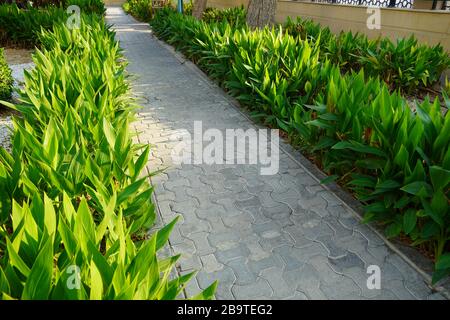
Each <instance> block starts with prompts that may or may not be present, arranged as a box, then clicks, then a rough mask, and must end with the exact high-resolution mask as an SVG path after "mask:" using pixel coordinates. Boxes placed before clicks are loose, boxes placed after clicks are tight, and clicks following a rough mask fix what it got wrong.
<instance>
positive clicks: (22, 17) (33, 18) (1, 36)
mask: <svg viewBox="0 0 450 320" xmlns="http://www.w3.org/2000/svg"><path fill="white" fill-rule="evenodd" d="M66 18H67V14H66V12H65V11H64V10H63V9H61V8H52V9H46V10H42V9H36V8H31V7H29V8H28V9H27V10H22V9H19V8H18V7H17V6H16V5H15V4H13V5H0V44H6V45H20V46H27V47H32V46H35V45H37V44H38V40H37V35H38V33H39V32H40V30H41V28H43V29H45V30H51V29H52V27H53V24H54V23H57V22H58V21H62V20H64V19H66Z"/></svg>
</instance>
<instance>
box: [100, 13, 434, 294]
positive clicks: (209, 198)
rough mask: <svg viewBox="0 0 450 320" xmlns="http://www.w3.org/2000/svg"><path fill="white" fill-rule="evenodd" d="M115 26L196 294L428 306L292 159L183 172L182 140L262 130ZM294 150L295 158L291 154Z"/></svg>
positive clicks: (112, 16)
mask: <svg viewBox="0 0 450 320" xmlns="http://www.w3.org/2000/svg"><path fill="white" fill-rule="evenodd" d="M107 19H108V22H109V23H111V24H114V29H115V30H116V31H117V37H118V39H119V40H120V42H121V46H122V48H123V49H125V55H126V57H127V58H128V60H129V67H128V71H129V72H130V73H131V74H133V75H134V76H133V78H132V83H133V89H134V91H135V93H136V94H137V95H139V96H140V97H142V98H143V99H144V103H143V106H144V108H143V109H142V110H141V112H140V113H139V121H137V122H136V123H135V126H136V129H137V130H138V131H139V132H140V134H139V136H138V138H139V140H140V142H142V143H150V144H152V145H154V147H153V153H152V156H151V160H150V162H149V164H148V168H149V170H150V171H154V170H155V169H157V168H161V167H166V166H167V167H168V168H167V170H166V171H165V173H163V174H160V175H158V176H157V177H156V178H155V179H153V182H154V183H155V184H156V190H155V196H156V199H157V205H158V207H159V209H160V214H161V218H162V220H163V221H164V222H165V223H167V222H169V221H171V219H173V218H174V217H175V216H177V215H181V216H182V217H183V219H182V221H181V222H180V223H179V224H178V225H177V227H176V229H175V230H174V232H173V236H172V237H171V239H170V246H171V249H172V250H173V252H175V253H182V254H183V258H182V259H181V262H180V265H179V272H181V273H185V272H188V271H190V270H194V269H197V270H200V272H199V273H198V275H197V277H196V279H195V280H194V281H193V282H192V283H191V284H190V285H189V287H188V288H187V290H186V291H187V294H188V295H190V294H193V293H196V292H198V291H199V290H200V288H206V287H207V286H208V285H209V284H211V282H212V281H214V280H219V281H220V282H219V287H218V291H217V295H216V296H217V298H218V299H427V298H433V299H436V298H442V296H441V295H440V294H438V293H434V294H433V293H432V292H431V290H430V289H429V288H428V287H427V285H426V284H425V282H424V280H423V278H422V277H421V275H420V274H419V273H418V272H416V271H415V269H413V268H412V267H411V266H410V265H409V264H407V263H406V262H405V261H404V260H403V259H402V258H400V256H399V255H397V254H395V253H393V252H392V251H390V249H388V248H387V246H386V245H385V243H384V241H383V240H382V239H381V238H379V237H378V236H377V235H376V233H374V232H373V231H372V230H371V229H370V228H369V227H367V226H365V225H361V224H360V223H359V220H358V218H357V217H356V215H355V213H354V212H353V211H351V210H350V209H348V208H347V207H346V206H345V205H344V204H343V203H342V202H341V200H339V199H338V198H337V197H336V196H335V195H334V194H333V193H332V192H330V191H328V190H327V189H325V188H324V187H323V186H321V185H320V183H319V182H318V180H317V179H315V178H314V177H313V176H312V175H311V174H310V173H309V172H308V171H307V170H306V169H305V167H303V166H302V165H301V164H300V163H298V162H296V161H294V160H293V159H292V158H291V157H290V156H289V154H288V153H286V152H285V151H283V150H281V152H280V171H279V174H276V175H273V176H262V175H260V174H259V171H258V168H257V167H256V166H251V165H174V164H173V163H172V158H171V155H170V154H171V150H172V149H173V148H174V147H175V145H176V144H177V143H178V141H174V139H173V136H174V135H176V134H180V132H181V131H182V130H184V129H185V130H188V131H189V132H192V131H193V126H194V125H193V124H194V121H199V120H201V121H203V129H204V130H206V129H208V128H219V129H221V130H224V129H225V128H242V129H244V130H246V129H248V128H256V127H255V125H254V124H253V123H252V122H251V121H249V120H248V119H247V118H246V117H245V116H244V115H243V114H241V113H240V112H239V111H238V110H237V109H236V107H235V106H233V104H232V103H231V102H230V100H229V99H227V98H226V96H225V95H224V93H223V92H222V91H221V90H220V89H218V88H217V87H216V86H214V85H213V84H211V83H210V82H209V81H207V80H205V78H204V77H203V76H202V75H200V73H199V72H198V71H196V69H195V68H193V66H192V65H191V64H190V63H189V62H186V63H182V61H181V62H180V59H178V58H177V57H176V56H175V55H174V54H173V52H172V51H171V50H169V49H168V48H167V47H166V46H164V45H162V44H161V43H160V42H159V41H158V40H157V39H156V38H154V37H153V35H152V34H151V31H150V29H149V27H148V25H147V24H144V23H138V22H136V21H135V20H134V19H133V18H131V17H130V16H126V15H125V14H124V13H123V11H122V9H121V8H118V7H110V8H108V11H107ZM286 148H287V147H286ZM369 265H377V266H379V267H380V269H381V289H380V290H377V289H375V290H369V289H368V288H367V278H368V276H369V275H368V274H367V267H368V266H369Z"/></svg>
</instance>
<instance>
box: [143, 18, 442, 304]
mask: <svg viewBox="0 0 450 320" xmlns="http://www.w3.org/2000/svg"><path fill="white" fill-rule="evenodd" d="M149 28H150V30H151V26H149ZM150 35H151V37H152V38H153V39H154V40H156V42H157V43H158V44H159V45H160V46H161V47H163V48H164V49H166V50H167V51H168V52H170V53H171V54H172V55H173V56H174V57H175V58H176V59H177V60H178V61H179V62H180V64H183V65H185V66H186V67H188V68H189V69H191V70H192V71H193V72H195V73H197V74H198V75H199V77H200V78H201V80H202V81H203V82H205V83H206V84H207V85H208V86H209V87H211V88H212V89H214V90H215V91H216V92H218V93H219V94H220V95H222V96H223V97H224V98H225V99H226V100H227V101H228V102H230V104H231V105H232V106H233V108H234V109H235V110H236V111H237V112H239V113H240V114H241V115H242V116H244V117H245V118H246V119H247V120H249V121H250V122H252V123H253V124H254V125H255V126H257V127H258V128H266V129H267V127H264V126H263V125H261V124H259V123H257V122H255V121H254V120H253V119H252V118H251V117H250V116H249V115H248V113H246V112H245V111H244V109H243V108H242V107H241V106H240V104H239V102H238V101H237V100H236V99H235V98H234V97H232V96H230V95H229V94H228V93H227V92H225V91H224V90H223V89H222V88H221V87H220V86H218V85H217V84H216V83H215V82H214V81H213V80H211V79H210V78H209V77H208V75H207V74H206V73H204V72H203V70H201V69H200V68H199V67H198V66H197V65H196V64H195V63H193V62H192V61H191V60H189V59H187V58H186V57H185V56H184V55H183V54H182V53H181V52H179V51H177V50H176V49H175V48H174V47H173V46H171V45H169V44H167V43H166V42H164V41H162V40H160V39H159V38H158V37H157V36H156V35H155V34H154V33H153V31H151V34H150ZM280 149H281V150H282V151H284V152H285V153H286V154H287V155H288V156H289V157H290V158H291V159H292V160H293V161H294V162H295V163H296V164H298V165H299V166H300V167H302V168H303V169H304V170H305V171H306V172H307V173H308V174H309V175H310V176H311V177H312V178H313V179H314V180H315V181H317V182H319V183H320V181H321V180H322V179H324V178H326V177H327V175H326V174H325V173H324V172H322V171H321V170H320V169H319V168H317V166H315V165H314V164H313V163H312V162H311V161H310V160H309V159H307V158H306V157H305V156H304V155H302V154H301V152H300V151H298V150H296V149H294V148H293V147H292V146H291V145H289V144H288V143H287V142H285V141H284V140H282V139H280ZM322 186H323V187H324V188H325V189H327V190H328V191H330V192H332V193H333V194H334V195H335V196H337V197H338V198H339V199H340V200H341V201H342V203H343V204H344V205H345V207H346V208H347V209H349V210H350V211H351V212H352V214H353V215H354V217H355V218H357V219H358V220H359V221H362V219H363V217H362V214H363V212H362V204H361V203H360V202H359V201H358V200H356V199H354V198H353V197H352V196H351V195H350V194H349V192H348V191H346V190H344V189H343V188H342V187H341V186H339V185H338V184H336V183H334V182H333V183H330V184H322ZM153 199H154V200H155V208H156V209H157V211H158V215H159V216H160V217H162V214H161V212H160V208H159V205H158V203H157V201H156V198H155V197H153ZM364 225H366V226H367V227H369V228H370V229H371V230H372V231H373V232H374V233H376V234H377V236H379V237H380V238H381V239H382V240H383V242H384V243H385V244H386V246H388V247H389V249H391V250H392V251H393V252H395V253H396V254H398V255H399V256H400V258H402V259H403V260H404V261H405V262H406V263H408V264H409V265H410V266H411V267H412V268H414V270H416V271H417V272H418V273H419V274H420V275H421V276H422V277H423V278H424V280H425V281H426V282H427V283H428V285H429V286H430V287H431V288H433V289H434V290H436V291H437V292H439V293H441V294H442V295H444V296H445V297H446V298H447V299H450V280H449V279H447V280H445V283H444V285H440V286H432V285H431V272H430V271H427V270H425V268H426V267H427V266H428V269H430V266H432V262H431V261H430V260H429V259H428V258H426V257H425V256H424V255H422V254H421V253H420V252H418V250H417V249H415V248H413V247H407V249H409V250H408V252H406V250H405V248H402V246H401V244H400V243H394V242H393V241H391V240H389V239H387V238H386V237H385V236H384V234H383V232H382V230H381V229H380V228H379V227H377V226H375V225H373V224H364ZM178 272H179V270H177V273H178Z"/></svg>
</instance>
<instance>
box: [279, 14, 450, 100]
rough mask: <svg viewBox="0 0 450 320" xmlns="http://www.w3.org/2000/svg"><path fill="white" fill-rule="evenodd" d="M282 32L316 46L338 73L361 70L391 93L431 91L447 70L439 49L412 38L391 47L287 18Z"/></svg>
mask: <svg viewBox="0 0 450 320" xmlns="http://www.w3.org/2000/svg"><path fill="white" fill-rule="evenodd" d="M284 28H285V30H286V32H288V33H289V34H291V35H293V36H299V37H300V38H301V39H303V40H305V39H310V40H313V41H315V42H319V43H320V48H321V55H322V56H323V57H324V58H328V59H329V60H330V61H331V62H332V63H334V64H336V65H339V66H340V68H341V70H343V71H350V70H354V71H359V70H360V69H362V68H364V70H365V73H366V76H371V77H380V78H381V79H382V80H383V81H385V82H386V83H387V84H388V85H389V86H390V89H391V90H396V89H400V90H402V91H403V92H406V93H413V92H415V91H417V90H418V89H420V88H424V87H430V86H432V85H433V84H435V83H436V82H438V81H439V79H440V76H441V74H442V72H443V71H444V70H446V69H447V68H449V67H450V56H449V54H448V53H447V52H446V50H445V49H444V48H443V47H442V46H441V45H436V46H434V47H429V46H427V45H421V44H419V43H418V42H417V39H415V38H414V36H411V37H410V38H407V39H397V41H396V42H395V43H394V42H392V41H391V40H390V39H388V38H378V39H374V40H369V39H368V38H367V36H366V35H364V34H359V33H356V34H353V33H352V32H341V33H340V34H339V35H335V34H333V33H332V32H331V31H330V29H329V28H328V27H322V26H321V25H320V24H318V23H315V22H314V21H312V20H304V19H301V18H297V20H295V21H294V20H292V19H290V18H289V19H288V21H287V22H286V23H285V24H284Z"/></svg>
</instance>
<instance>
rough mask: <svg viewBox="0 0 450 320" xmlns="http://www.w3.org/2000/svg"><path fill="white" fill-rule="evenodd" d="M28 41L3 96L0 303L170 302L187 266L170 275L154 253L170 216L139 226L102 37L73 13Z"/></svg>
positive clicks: (147, 193)
mask: <svg viewBox="0 0 450 320" xmlns="http://www.w3.org/2000/svg"><path fill="white" fill-rule="evenodd" d="M39 39H40V41H41V42H42V49H41V50H37V51H36V53H35V55H34V57H33V60H34V63H35V68H34V69H33V70H32V71H31V72H26V73H25V89H24V90H23V91H21V92H20V95H21V103H20V104H18V105H12V104H10V103H6V104H7V106H9V107H11V108H13V109H15V110H17V111H18V112H20V113H21V115H20V116H16V117H14V119H13V124H14V134H13V149H12V153H11V154H9V153H7V152H6V151H5V150H4V149H2V148H0V193H1V194H2V197H1V199H0V279H1V281H0V291H1V293H2V298H4V299H175V298H177V297H178V296H179V294H180V293H181V291H182V290H183V288H184V286H185V285H186V283H187V282H188V281H189V279H190V278H191V277H192V276H193V273H190V274H187V275H183V276H180V277H173V272H172V271H173V270H174V266H175V263H176V262H177V259H178V258H179V256H173V257H165V258H160V254H159V253H158V251H159V250H160V249H161V248H162V247H163V246H164V245H165V243H166V242H167V239H168V237H169V234H170V231H171V229H172V228H173V226H174V224H175V222H176V220H174V221H173V222H172V223H170V224H169V225H167V226H165V227H163V228H162V229H160V230H158V231H154V232H152V233H150V234H149V233H148V229H149V228H150V227H152V226H153V222H154V220H155V209H154V205H153V203H152V200H151V199H152V198H151V195H152V192H153V188H152V187H151V186H150V185H149V183H148V179H147V175H146V174H145V173H144V172H143V170H144V168H145V165H146V163H147V158H148V155H149V147H148V146H144V145H136V144H133V143H132V136H133V134H132V133H131V132H129V123H130V122H131V121H133V117H134V110H135V108H136V106H135V105H133V104H132V103H131V102H130V97H129V95H128V83H127V81H126V79H125V74H124V70H125V62H124V59H123V56H122V53H121V49H120V48H119V45H118V42H116V41H115V40H114V33H113V32H112V31H110V30H109V29H108V28H107V27H106V26H105V25H104V22H103V20H102V19H101V18H100V17H99V16H96V15H93V16H84V15H83V16H82V23H81V27H80V29H73V30H70V29H68V28H67V27H66V26H65V24H64V23H57V24H55V25H54V26H53V31H46V30H42V32H41V35H40V37H39ZM78 271H79V272H78ZM77 275H79V278H77ZM78 280H79V281H78ZM78 282H79V283H80V286H79V287H78V288H77V283H78ZM72 286H75V289H73V287H72ZM215 286H216V284H215V283H214V284H213V285H211V286H210V287H209V288H207V289H206V290H205V291H204V292H202V293H200V294H199V296H197V297H194V298H199V299H202V298H206V299H209V298H211V297H212V296H213V293H214V290H215Z"/></svg>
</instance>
